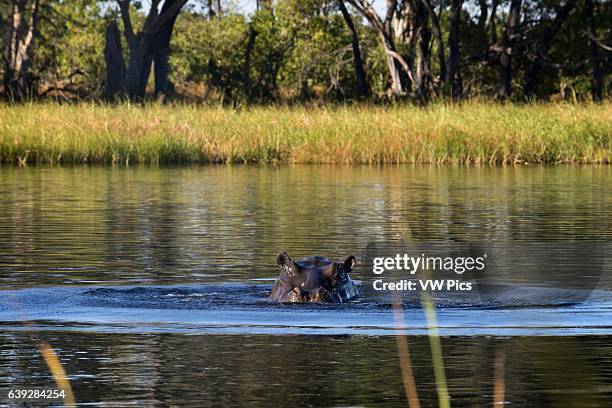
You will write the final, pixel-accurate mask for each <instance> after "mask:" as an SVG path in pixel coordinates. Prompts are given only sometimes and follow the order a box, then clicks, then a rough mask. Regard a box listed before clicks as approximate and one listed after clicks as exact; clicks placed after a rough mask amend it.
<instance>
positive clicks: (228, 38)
mask: <svg viewBox="0 0 612 408" xmlns="http://www.w3.org/2000/svg"><path fill="white" fill-rule="evenodd" d="M235 4H236V3H234V2H229V1H228V2H226V1H219V0H216V1H212V0H207V1H199V0H198V1H196V0H190V1H187V0H148V1H143V2H141V1H131V0H114V1H111V0H106V1H99V0H70V1H68V0H0V30H1V31H2V36H1V39H0V46H1V49H2V55H3V58H2V64H1V65H0V74H1V75H2V78H3V81H2V87H1V88H0V92H1V93H2V95H4V97H5V98H6V99H9V100H25V99H32V98H43V97H54V98H61V99H67V100H74V99H103V98H106V99H111V100H113V99H121V98H131V99H145V98H151V97H163V98H165V99H175V98H180V99H186V100H192V101H197V102H212V103H225V104H231V105H243V104H258V103H259V104H261V103H292V102H300V103H305V102H325V101H330V102H332V101H352V100H373V101H377V100H390V99H391V100H409V101H414V102H417V103H427V102H429V101H431V100H446V99H449V100H450V99H452V100H460V99H469V98H497V99H499V100H533V99H538V100H549V99H568V98H569V99H575V100H578V99H580V100H583V99H584V100H588V99H590V100H595V101H597V100H601V99H603V98H607V97H609V95H610V73H611V71H612V69H611V67H612V65H611V64H610V56H611V54H612V26H611V25H610V21H612V2H610V1H605V0H562V1H556V0H540V1H536V0H385V1H383V0H377V1H369V0H276V1H271V0H267V1H263V0H261V1H257V2H254V4H253V7H252V8H249V9H247V10H245V9H241V8H240V7H238V6H236V5H235Z"/></svg>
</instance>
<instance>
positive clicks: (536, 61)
mask: <svg viewBox="0 0 612 408" xmlns="http://www.w3.org/2000/svg"><path fill="white" fill-rule="evenodd" d="M575 5H576V0H567V1H566V2H565V4H561V5H557V6H556V7H555V9H554V11H553V13H554V18H552V19H546V18H545V17H541V18H540V20H539V21H538V24H537V26H538V27H542V31H541V33H540V35H539V40H538V41H536V42H535V43H536V50H535V55H534V56H533V57H532V60H531V63H530V64H529V66H528V67H527V69H526V71H525V79H524V84H523V95H524V96H526V97H533V96H534V94H535V90H536V85H537V83H538V80H539V78H540V75H541V73H542V70H543V69H544V64H545V63H546V62H547V61H548V57H549V53H550V48H551V46H552V45H553V41H554V39H555V36H556V35H557V33H558V32H559V30H560V29H561V27H562V25H563V22H564V21H565V19H566V18H567V16H568V15H569V14H570V12H571V11H572V10H573V9H574V6H575ZM540 15H541V16H543V15H545V13H544V11H540Z"/></svg>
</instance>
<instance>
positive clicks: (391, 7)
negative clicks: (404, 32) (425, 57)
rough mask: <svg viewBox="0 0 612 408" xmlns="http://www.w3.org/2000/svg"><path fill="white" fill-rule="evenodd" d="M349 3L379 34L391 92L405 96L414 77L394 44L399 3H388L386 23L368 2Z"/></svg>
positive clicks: (351, 1)
mask: <svg viewBox="0 0 612 408" xmlns="http://www.w3.org/2000/svg"><path fill="white" fill-rule="evenodd" d="M347 2H348V3H349V4H350V5H351V6H353V7H354V8H355V9H357V10H358V11H359V12H360V13H361V14H362V15H363V16H364V17H365V18H366V19H367V20H368V21H369V22H370V24H372V27H374V29H375V30H376V31H377V32H378V35H379V37H380V40H381V44H382V46H383V49H384V50H385V57H386V60H387V68H388V69H389V76H390V83H389V91H390V92H391V94H392V95H395V96H401V95H404V94H405V93H406V86H405V83H406V82H407V80H410V81H412V80H413V79H414V76H413V75H412V69H411V68H410V66H409V65H408V63H407V62H406V61H405V60H404V58H403V57H402V56H401V55H400V54H399V53H398V52H397V51H396V49H395V44H394V42H393V27H392V21H393V16H394V14H395V9H396V6H397V1H395V0H388V1H387V14H386V16H385V19H384V21H383V20H381V18H380V17H379V16H378V14H377V13H376V10H375V9H374V7H373V6H372V4H371V3H370V2H369V1H368V0H347ZM404 74H405V75H404ZM406 77H407V79H406Z"/></svg>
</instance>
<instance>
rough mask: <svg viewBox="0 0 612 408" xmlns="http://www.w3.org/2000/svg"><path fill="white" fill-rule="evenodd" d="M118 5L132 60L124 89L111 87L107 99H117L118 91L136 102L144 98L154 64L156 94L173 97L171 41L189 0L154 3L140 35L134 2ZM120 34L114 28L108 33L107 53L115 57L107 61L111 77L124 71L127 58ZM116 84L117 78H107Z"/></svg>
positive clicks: (120, 0) (121, 0) (153, 0)
mask: <svg viewBox="0 0 612 408" xmlns="http://www.w3.org/2000/svg"><path fill="white" fill-rule="evenodd" d="M160 1H163V5H162V7H161V11H160V10H159V5H160V4H159V3H160ZM117 3H118V5H119V10H120V13H121V19H122V21H123V31H124V35H125V38H126V41H127V44H128V48H129V59H128V63H127V67H126V69H125V75H124V77H123V79H122V81H121V83H120V86H116V85H113V86H112V87H108V86H107V91H110V92H111V94H109V95H107V96H109V97H113V96H114V94H115V92H116V91H117V90H118V89H120V90H122V91H124V92H125V93H126V94H127V95H128V96H129V97H130V98H132V99H141V98H143V97H144V96H145V91H146V86H147V82H148V80H149V76H150V73H151V64H152V63H153V62H154V63H155V92H156V93H162V94H164V95H166V96H170V95H171V94H172V93H173V91H174V87H173V85H172V83H171V82H170V80H169V79H168V74H169V65H168V56H169V52H170V38H171V36H172V31H173V28H174V23H175V21H176V18H177V17H178V15H179V13H180V11H181V8H182V7H183V6H184V5H185V3H187V0H151V4H150V7H149V12H148V13H147V16H146V18H145V21H144V24H143V27H142V29H141V31H139V32H138V33H136V32H134V28H133V24H132V17H131V15H130V9H131V7H130V0H117ZM112 24H113V23H111V25H112ZM117 31H118V30H117ZM117 31H116V30H115V29H114V28H112V27H111V28H109V29H108V30H107V40H108V41H109V42H107V45H106V50H108V51H109V52H108V53H105V55H108V56H111V55H112V58H107V60H106V65H107V73H108V75H111V74H113V73H118V72H121V71H122V69H121V64H122V61H123V58H119V56H121V55H122V54H123V52H122V49H121V43H120V42H119V41H118V40H117V38H116V34H117ZM111 50H112V52H111ZM114 81H116V79H114V78H111V77H107V83H109V82H114Z"/></svg>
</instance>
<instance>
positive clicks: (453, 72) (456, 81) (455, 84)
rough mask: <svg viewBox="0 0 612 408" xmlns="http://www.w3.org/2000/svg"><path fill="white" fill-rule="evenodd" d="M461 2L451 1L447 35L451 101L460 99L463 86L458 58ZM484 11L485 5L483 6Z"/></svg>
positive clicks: (461, 0) (458, 0)
mask: <svg viewBox="0 0 612 408" xmlns="http://www.w3.org/2000/svg"><path fill="white" fill-rule="evenodd" d="M462 7H463V0H452V4H451V15H450V31H449V33H448V45H449V52H448V82H450V85H451V96H452V98H453V99H459V98H461V95H462V94H463V84H462V82H461V74H460V72H459V57H460V53H461V50H460V36H461V32H460V26H461V11H462ZM485 10H486V5H485ZM481 14H482V12H481Z"/></svg>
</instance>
